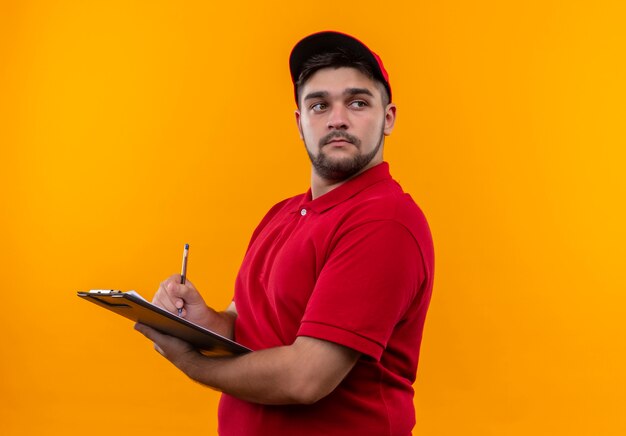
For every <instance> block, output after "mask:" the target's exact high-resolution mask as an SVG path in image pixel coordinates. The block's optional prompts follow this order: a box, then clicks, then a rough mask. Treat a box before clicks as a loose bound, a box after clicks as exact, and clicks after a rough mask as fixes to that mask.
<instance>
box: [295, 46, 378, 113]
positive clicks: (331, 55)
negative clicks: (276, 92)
mask: <svg viewBox="0 0 626 436" xmlns="http://www.w3.org/2000/svg"><path fill="white" fill-rule="evenodd" d="M341 67H348V68H354V69H356V70H358V71H359V72H361V73H362V74H363V75H365V76H367V77H369V78H370V79H372V80H373V81H374V82H376V83H377V84H379V85H380V86H379V88H380V89H381V94H382V100H383V106H387V105H388V104H389V93H388V92H387V88H385V85H384V84H383V83H382V82H381V81H380V80H378V79H377V78H376V77H375V76H374V70H373V69H372V66H371V65H370V64H369V63H368V62H367V61H366V60H365V59H363V58H362V57H360V56H357V55H355V54H353V53H351V52H349V51H347V50H343V49H341V48H337V50H336V51H333V52H328V53H321V54H317V55H314V56H311V57H310V58H309V59H307V61H306V62H305V63H304V64H303V65H302V71H301V72H300V76H299V77H298V81H297V82H296V89H297V102H298V106H300V97H301V95H300V89H302V87H303V86H304V84H305V83H306V82H307V80H309V79H310V78H311V76H312V75H313V74H315V73H316V72H317V71H319V70H321V69H323V68H335V69H336V68H341Z"/></svg>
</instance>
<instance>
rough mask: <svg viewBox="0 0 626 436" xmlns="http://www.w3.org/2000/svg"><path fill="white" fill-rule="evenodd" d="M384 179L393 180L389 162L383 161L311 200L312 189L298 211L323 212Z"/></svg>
mask: <svg viewBox="0 0 626 436" xmlns="http://www.w3.org/2000/svg"><path fill="white" fill-rule="evenodd" d="M383 180H391V174H390V173H389V164H388V163H387V162H382V163H380V164H378V165H376V166H374V167H372V168H370V169H368V170H367V171H364V172H363V173H361V174H359V175H358V176H356V177H355V178H353V179H350V180H348V181H347V182H345V183H343V184H341V185H339V186H338V187H336V188H335V189H333V190H332V191H330V192H327V193H326V194H324V195H321V196H319V197H317V198H316V199H315V200H311V197H312V195H311V189H310V188H309V190H308V191H307V193H306V194H305V195H304V197H303V199H302V202H301V203H300V204H299V206H298V211H300V210H301V209H310V210H312V211H314V212H317V213H322V212H324V211H326V210H328V209H330V208H331V207H333V206H336V205H337V204H339V203H342V202H344V201H346V200H347V199H349V198H350V197H353V196H354V195H356V194H358V193H359V192H361V191H362V190H364V189H365V188H369V187H370V186H372V185H374V184H375V183H378V182H380V181H383Z"/></svg>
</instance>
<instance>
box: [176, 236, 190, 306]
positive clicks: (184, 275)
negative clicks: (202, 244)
mask: <svg viewBox="0 0 626 436" xmlns="http://www.w3.org/2000/svg"><path fill="white" fill-rule="evenodd" d="M188 256H189V244H185V249H184V250H183V267H182V270H181V272H180V284H181V285H184V284H185V281H186V280H187V257H188ZM182 314H183V308H182V307H179V308H178V316H181V315H182Z"/></svg>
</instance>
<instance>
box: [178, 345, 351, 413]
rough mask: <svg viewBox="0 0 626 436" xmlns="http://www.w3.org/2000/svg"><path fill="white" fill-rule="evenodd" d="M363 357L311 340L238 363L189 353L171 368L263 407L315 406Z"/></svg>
mask: <svg viewBox="0 0 626 436" xmlns="http://www.w3.org/2000/svg"><path fill="white" fill-rule="evenodd" d="M358 357H359V353H357V352H355V351H354V350H350V349H348V348H345V347H342V346H339V345H337V344H333V343H329V342H325V341H320V340H316V339H313V338H298V339H297V340H296V343H294V344H293V345H291V346H283V347H276V348H270V349H266V350H261V351H256V352H252V353H249V354H246V355H243V356H238V357H222V358H211V357H207V356H204V355H201V354H199V353H195V354H194V353H186V354H185V355H184V356H181V358H180V359H179V360H178V361H174V360H173V363H174V364H175V365H176V366H178V367H179V368H180V369H181V370H182V371H183V372H184V373H185V374H187V375H188V376H189V377H190V378H191V379H193V380H195V381H197V382H199V383H202V384H204V385H206V386H209V387H211V388H214V389H217V390H219V391H221V392H224V393H227V394H230V395H233V396H235V397H237V398H241V399H244V400H247V401H251V402H255V403H261V404H311V403H314V402H316V401H318V400H319V399H321V398H323V397H325V396H326V395H328V394H329V393H331V392H332V391H333V390H334V389H335V388H336V387H337V385H338V384H339V383H340V382H341V380H343V378H344V377H345V376H346V375H347V374H348V372H349V371H350V370H351V369H352V367H353V366H354V364H355V363H356V361H357V359H358Z"/></svg>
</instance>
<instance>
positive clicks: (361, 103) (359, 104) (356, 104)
mask: <svg viewBox="0 0 626 436" xmlns="http://www.w3.org/2000/svg"><path fill="white" fill-rule="evenodd" d="M365 106H367V102H365V101H363V100H354V101H353V102H350V107H354V108H362V107H365Z"/></svg>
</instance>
